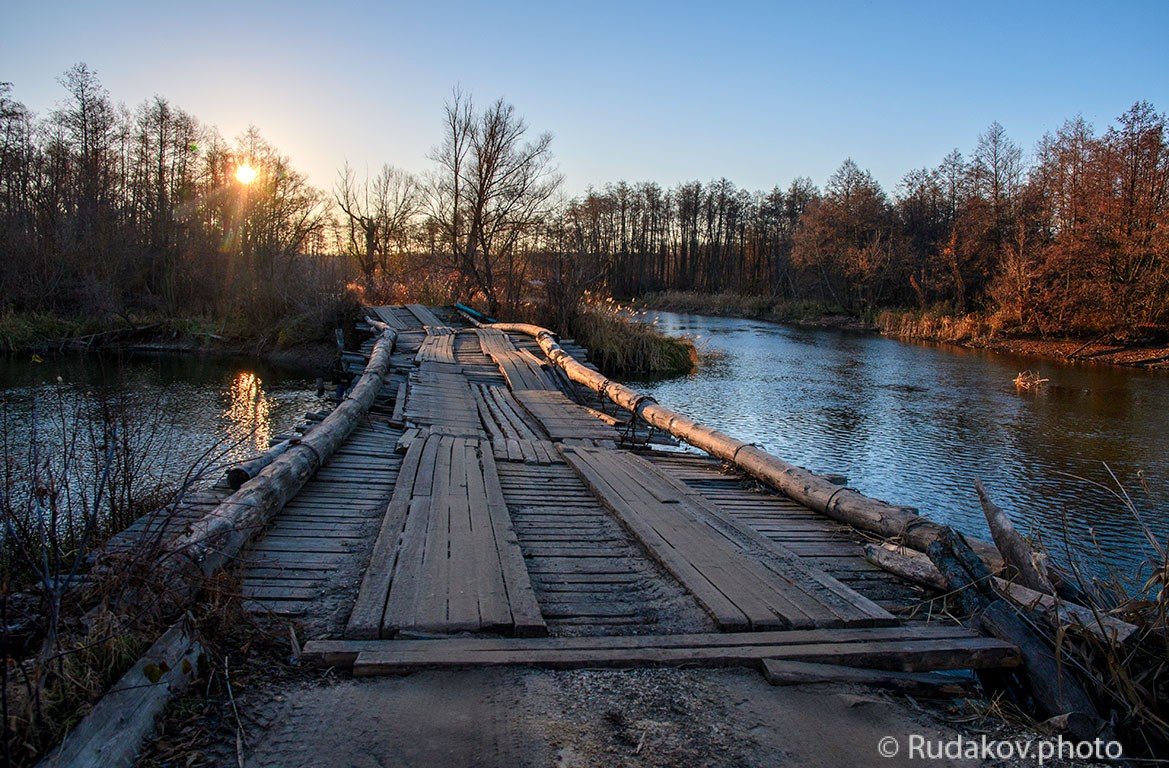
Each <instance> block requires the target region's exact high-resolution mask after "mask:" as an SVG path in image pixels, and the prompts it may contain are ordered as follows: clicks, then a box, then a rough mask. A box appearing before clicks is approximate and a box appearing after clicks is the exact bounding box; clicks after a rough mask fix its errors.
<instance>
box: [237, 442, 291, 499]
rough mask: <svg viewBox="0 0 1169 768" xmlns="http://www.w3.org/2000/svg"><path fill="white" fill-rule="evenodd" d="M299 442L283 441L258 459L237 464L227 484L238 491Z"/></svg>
mask: <svg viewBox="0 0 1169 768" xmlns="http://www.w3.org/2000/svg"><path fill="white" fill-rule="evenodd" d="M299 442H300V438H293V439H291V440H281V441H280V442H279V443H277V444H276V445H274V446H272V447H271V448H269V449H268V450H267V451H265V452H264V453H263V454H261V455H259V456H257V457H256V458H254V459H250V460H248V461H244V462H241V463H239V464H236V465H235V466H234V467H232V468H231V469H229V470H227V484H228V485H230V486H231V489H232V490H233V491H238V490H239V489H240V486H242V485H243V484H244V483H246V482H247V481H249V480H251V479H252V478H253V477H255V476H256V475H258V474H260V471H261V470H263V469H264V467H266V466H268V465H269V464H271V463H272V462H274V461H276V459H277V458H278V457H279V456H280V455H281V454H283V453H284V452H285V451H287V450H288V449H289V448H291V447H292V446H294V445H296V444H297V443H299Z"/></svg>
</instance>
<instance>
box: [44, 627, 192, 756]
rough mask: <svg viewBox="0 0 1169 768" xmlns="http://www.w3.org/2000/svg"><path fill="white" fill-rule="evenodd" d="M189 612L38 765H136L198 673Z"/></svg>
mask: <svg viewBox="0 0 1169 768" xmlns="http://www.w3.org/2000/svg"><path fill="white" fill-rule="evenodd" d="M190 625H191V622H190V617H183V618H182V619H180V620H179V621H178V622H177V623H176V624H174V626H172V627H171V628H170V629H168V630H167V631H166V632H165V633H164V634H163V635H162V637H160V638H159V639H158V640H157V641H156V642H155V643H154V645H152V646H151V647H150V649H149V650H148V651H146V653H145V654H143V656H142V658H140V659H139V660H138V662H137V663H136V664H135V665H134V666H133V667H131V668H130V671H129V672H127V673H126V674H124V675H123V676H122V678H121V679H120V680H118V682H117V683H115V684H114V686H113V687H112V688H111V689H110V690H109V691H108V692H107V693H106V695H105V696H103V697H102V698H101V700H100V701H98V703H97V705H96V706H95V707H94V708H93V710H92V711H91V712H90V713H89V714H88V715H86V716H85V717H84V718H83V719H82V720H81V722H80V723H78V724H77V726H76V727H75V728H74V729H73V730H72V731H70V732H69V734H68V735H66V737H65V738H64V740H62V742H61V744H60V745H58V746H57V747H56V748H55V749H54V750H53V751H52V752H50V753H49V754H48V755H47V756H46V757H45V758H44V759H43V760H42V761H41V762H40V763H39V765H40V766H41V767H42V768H92V767H93V766H98V765H100V766H112V767H113V768H122V767H123V766H131V765H133V764H134V760H135V758H136V757H137V754H138V749H139V747H140V746H141V744H142V742H143V740H144V739H146V738H147V737H148V736H149V735H150V734H151V733H152V732H153V730H154V720H155V718H156V717H158V715H159V714H161V713H162V710H163V709H164V708H165V707H166V703H167V701H168V700H169V699H170V698H171V697H172V696H175V695H177V694H179V693H182V692H183V691H184V690H186V689H187V686H188V685H189V684H190V682H191V680H192V679H193V678H194V677H195V675H196V672H197V667H198V664H199V658H200V656H201V655H202V652H203V651H202V648H201V647H200V645H199V643H198V641H197V640H196V639H195V637H194V634H193V632H192V630H191V626H190Z"/></svg>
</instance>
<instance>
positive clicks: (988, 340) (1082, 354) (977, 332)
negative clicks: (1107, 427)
mask: <svg viewBox="0 0 1169 768" xmlns="http://www.w3.org/2000/svg"><path fill="white" fill-rule="evenodd" d="M875 326H876V330H877V331H878V332H880V333H881V334H882V335H884V336H889V337H891V338H895V339H901V340H903V341H928V342H936V343H941V344H955V345H957V346H961V347H966V348H968V349H985V350H989V351H991V352H1000V353H1007V354H1014V355H1028V356H1032V357H1044V358H1048V359H1051V360H1058V361H1062V362H1075V363H1094V364H1098V365H1118V366H1128V367H1135V368H1169V344H1118V343H1112V342H1109V341H1108V340H1107V339H1103V338H1097V339H1089V340H1087V341H1085V340H1083V339H1065V338H1036V337H1034V336H1013V335H1010V334H1009V333H1008V332H1007V331H1005V330H1003V329H1001V328H1000V327H999V326H998V323H996V321H995V319H994V318H988V317H986V316H985V315H982V314H978V313H972V314H969V315H962V316H954V315H945V314H931V313H923V312H916V311H904V310H886V311H884V312H881V313H880V314H879V315H878V316H877V318H876V323H875Z"/></svg>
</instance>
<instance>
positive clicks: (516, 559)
mask: <svg viewBox="0 0 1169 768" xmlns="http://www.w3.org/2000/svg"><path fill="white" fill-rule="evenodd" d="M479 454H480V460H481V462H482V463H481V466H482V470H483V483H484V490H485V492H486V496H487V512H488V514H489V515H490V518H491V527H492V529H493V531H494V534H495V544H496V548H497V552H498V555H499V562H500V566H501V569H502V574H503V581H504V585H505V587H506V589H507V600H508V605H509V608H510V610H511V616H512V625H513V627H514V631H515V634H516V635H517V636H519V637H534V636H539V635H546V634H548V627H547V625H546V624H545V623H544V619H543V617H542V616H541V615H540V606H539V604H538V603H537V602H536V593H535V592H534V591H533V590H532V582H531V579H530V577H529V575H528V569H527V567H526V566H525V565H524V555H523V552H522V551H521V550H520V546H519V540H518V539H517V538H516V535H515V530H514V529H513V527H512V521H511V516H510V515H509V514H508V511H507V502H506V501H505V500H504V496H503V487H502V486H501V485H500V482H499V472H498V470H497V468H496V466H495V457H494V455H493V454H492V452H491V451H489V450H487V446H486V445H484V444H483V443H480V444H479Z"/></svg>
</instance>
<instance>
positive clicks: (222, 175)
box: [0, 64, 1169, 338]
mask: <svg viewBox="0 0 1169 768" xmlns="http://www.w3.org/2000/svg"><path fill="white" fill-rule="evenodd" d="M61 84H62V85H63V86H64V89H65V94H66V98H65V99H64V100H63V101H62V102H61V104H60V105H59V106H58V107H57V108H56V109H54V110H52V111H51V112H50V113H49V114H48V115H46V116H44V117H37V116H35V115H33V114H32V113H31V112H30V111H29V110H28V109H26V108H25V107H24V106H23V105H22V104H21V103H20V102H18V101H16V100H15V99H13V98H12V87H11V85H10V84H6V83H5V84H0V248H3V251H4V254H5V258H4V259H3V260H2V261H0V309H3V310H5V311H18V312H50V313H74V314H78V313H90V314H100V313H131V312H143V311H145V312H157V313H161V314H169V315H200V316H208V317H241V316H242V317H246V318H247V324H248V325H249V327H252V328H255V329H262V328H266V327H268V326H271V325H273V324H279V323H280V322H281V321H282V319H285V318H287V317H289V316H290V315H291V316H295V315H298V314H299V315H305V314H308V315H312V314H313V313H314V312H316V313H317V314H318V315H320V314H321V313H322V312H323V310H322V307H328V306H332V305H333V304H335V303H336V301H337V300H339V298H340V297H341V296H342V295H343V294H344V293H345V292H346V291H352V290H354V289H357V290H360V291H364V292H365V294H366V295H365V296H364V298H365V299H366V300H378V301H381V300H402V299H405V298H424V299H426V300H432V301H441V300H449V299H450V298H453V297H458V298H463V299H470V300H476V301H479V302H480V303H481V304H482V305H483V306H484V307H485V308H486V309H487V310H488V311H490V312H492V313H496V314H499V313H502V314H512V315H515V314H517V313H521V314H522V313H524V312H525V311H528V310H530V306H531V305H532V304H533V303H538V304H542V305H543V307H544V310H545V315H544V316H545V317H546V318H547V319H549V320H550V321H553V322H559V323H561V324H562V325H567V323H568V322H569V321H570V320H571V316H572V313H573V312H574V310H575V308H576V306H578V304H579V302H580V301H581V298H582V296H583V295H584V294H585V292H586V291H592V292H594V293H596V294H608V295H616V296H618V297H623V298H628V297H637V296H642V295H644V294H647V293H650V292H657V291H667V290H678V291H693V292H698V293H737V294H743V295H753V296H766V297H768V298H769V299H771V300H774V301H804V302H807V301H810V302H816V303H818V304H820V305H821V306H823V307H825V308H826V309H831V310H833V311H842V312H847V313H850V314H855V315H860V316H870V317H871V316H872V315H873V314H875V313H876V312H877V311H878V310H880V309H883V308H915V309H919V310H922V311H933V312H948V313H954V314H966V313H971V312H979V313H984V314H985V315H986V316H988V317H991V318H993V319H994V323H995V325H996V327H999V328H1002V329H1007V330H1013V331H1018V332H1023V333H1034V334H1043V335H1047V334H1067V335H1081V336H1085V335H1100V334H1112V335H1114V336H1117V337H1124V338H1136V337H1140V336H1149V335H1158V334H1164V332H1165V331H1166V330H1167V329H1169V243H1167V241H1166V238H1167V234H1166V233H1167V232H1169V221H1167V219H1166V216H1167V215H1169V214H1167V211H1169V151H1167V148H1166V139H1167V126H1166V118H1165V116H1164V115H1163V114H1158V113H1157V112H1156V111H1155V110H1154V108H1153V107H1152V106H1151V105H1150V104H1148V103H1145V102H1138V103H1137V104H1134V105H1133V106H1132V107H1131V108H1130V109H1129V110H1128V111H1126V112H1125V113H1124V114H1123V115H1121V116H1120V117H1119V118H1117V119H1116V121H1115V123H1114V124H1113V125H1110V126H1108V127H1107V128H1106V129H1105V130H1104V131H1103V132H1097V131H1096V130H1095V129H1094V128H1093V126H1091V125H1090V124H1088V123H1087V122H1086V121H1084V120H1083V119H1081V118H1075V119H1072V120H1068V121H1067V122H1065V123H1064V124H1063V126H1061V127H1060V128H1059V129H1058V130H1057V131H1055V132H1054V133H1052V134H1050V135H1048V136H1045V137H1044V138H1043V139H1042V140H1040V142H1039V143H1038V145H1037V146H1036V147H1035V149H1034V151H1033V152H1032V153H1031V154H1030V155H1029V156H1026V157H1025V156H1024V153H1023V151H1022V149H1021V148H1020V147H1019V146H1018V145H1017V144H1015V143H1014V142H1013V141H1011V139H1010V138H1009V137H1008V136H1007V134H1006V131H1005V130H1004V129H1003V128H1002V126H1000V125H999V124H997V123H995V124H993V125H991V126H990V127H989V128H988V129H987V130H986V131H985V132H984V133H983V134H982V135H981V136H980V137H979V139H978V142H977V145H976V146H975V147H974V148H973V149H972V150H971V151H970V153H969V155H963V154H962V153H960V152H959V151H957V150H955V151H953V152H951V153H950V154H949V155H947V156H946V157H945V158H944V159H943V160H942V161H941V163H939V164H938V165H937V166H936V167H932V168H921V169H916V170H913V171H910V172H909V173H907V174H906V175H905V176H904V178H903V179H902V180H901V182H900V184H898V186H897V187H896V189H894V190H893V191H892V193H888V192H886V191H885V190H884V189H882V187H881V185H880V184H878V183H877V181H876V180H875V179H874V178H873V176H872V175H871V174H870V173H869V172H867V171H865V170H864V169H863V168H861V167H860V166H859V165H858V164H857V163H855V162H854V161H852V160H846V161H845V162H844V163H843V164H842V165H841V166H840V168H838V169H837V170H836V172H835V173H833V174H832V175H831V177H829V178H828V179H827V181H826V183H825V184H824V186H823V188H819V187H817V186H816V185H815V184H814V183H813V182H812V181H811V180H810V179H807V178H797V179H795V180H794V181H792V182H791V183H790V184H788V185H787V186H786V187H780V186H776V187H775V188H773V189H771V190H770V191H765V192H763V191H760V192H751V191H748V190H746V189H743V188H740V187H737V186H736V185H735V184H734V183H732V182H731V181H729V180H727V179H725V178H723V179H717V180H714V181H711V182H709V183H705V184H703V183H699V182H697V181H694V182H687V183H682V184H678V185H676V186H675V187H673V188H663V187H662V186H661V185H659V184H657V183H655V182H652V181H647V182H639V183H627V182H617V183H612V184H607V185H604V186H603V187H601V188H599V189H589V190H588V191H587V192H586V193H585V194H583V195H580V196H577V197H575V198H571V199H565V198H564V197H563V195H562V179H561V177H560V175H559V174H558V173H557V171H556V168H555V164H554V159H553V157H552V153H551V143H552V137H551V135H550V134H539V135H533V134H532V132H531V131H530V130H529V127H528V126H527V124H526V122H525V121H524V120H523V118H522V117H521V116H520V115H519V114H518V113H517V112H516V110H515V108H514V107H513V106H511V105H510V104H507V103H506V102H504V101H503V100H497V101H495V102H492V103H490V104H488V105H486V106H485V107H480V106H478V105H477V104H476V103H475V102H474V101H473V99H472V98H471V97H470V96H469V95H465V94H462V93H459V92H455V93H454V95H453V96H452V98H451V99H450V100H449V101H448V103H447V105H446V107H445V110H444V113H443V122H442V133H441V136H440V140H439V142H438V143H437V145H436V146H435V149H434V150H433V151H432V153H431V156H430V159H431V161H432V163H433V166H432V170H431V171H430V172H429V173H427V174H425V175H423V176H415V175H412V174H409V173H406V172H405V171H402V170H400V169H398V168H395V167H393V166H392V165H388V164H387V165H385V166H383V167H382V168H381V169H380V170H378V171H377V172H376V173H373V174H370V173H368V172H365V173H359V172H358V171H356V170H355V169H353V168H352V167H350V166H349V165H345V166H344V167H343V168H342V169H341V170H340V171H339V173H338V176H337V179H336V180H335V182H334V184H333V188H332V189H331V190H329V191H328V192H325V191H322V190H318V189H315V188H313V187H312V186H311V185H309V184H308V183H307V181H306V179H305V177H304V176H303V175H302V174H300V173H298V172H297V171H296V170H295V169H294V168H293V167H292V164H291V162H290V160H289V159H288V158H287V157H285V156H283V155H281V154H280V153H279V151H278V150H276V149H275V148H274V147H272V146H271V145H270V144H268V143H267V142H266V141H265V140H264V139H263V138H262V137H261V136H260V134H259V132H258V131H256V130H255V129H251V130H249V131H247V132H245V133H244V134H243V135H242V136H240V137H238V138H236V139H234V140H233V141H230V142H229V141H226V140H224V139H223V138H222V137H220V136H219V134H218V133H217V132H216V131H215V130H214V129H212V128H209V127H207V126H204V125H202V124H200V123H199V121H198V120H197V119H196V118H195V117H194V116H192V115H190V114H188V113H186V112H184V111H183V110H181V109H179V108H177V107H175V106H174V105H172V104H170V103H169V102H168V101H167V100H166V99H164V98H161V97H155V98H153V99H150V100H148V101H147V102H145V103H143V104H141V105H139V106H138V107H136V108H134V109H128V108H126V107H123V106H119V105H115V104H114V103H113V102H112V100H111V99H110V97H109V95H108V94H107V93H106V91H105V90H104V88H102V86H101V84H100V82H99V80H98V78H97V76H96V75H95V74H94V73H93V71H92V70H90V69H89V68H88V67H86V66H85V65H84V64H79V65H76V66H75V67H73V68H71V69H70V70H69V71H68V72H67V73H66V74H65V75H64V76H63V77H62V78H61ZM240 165H248V166H250V167H253V168H255V169H257V172H258V175H257V177H256V179H255V181H253V182H252V183H250V184H244V183H242V182H241V181H240V180H239V179H237V178H235V176H234V174H235V171H236V169H237V168H239V166H240ZM525 308H528V309H525ZM529 314H530V312H529ZM318 319H320V318H318Z"/></svg>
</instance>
